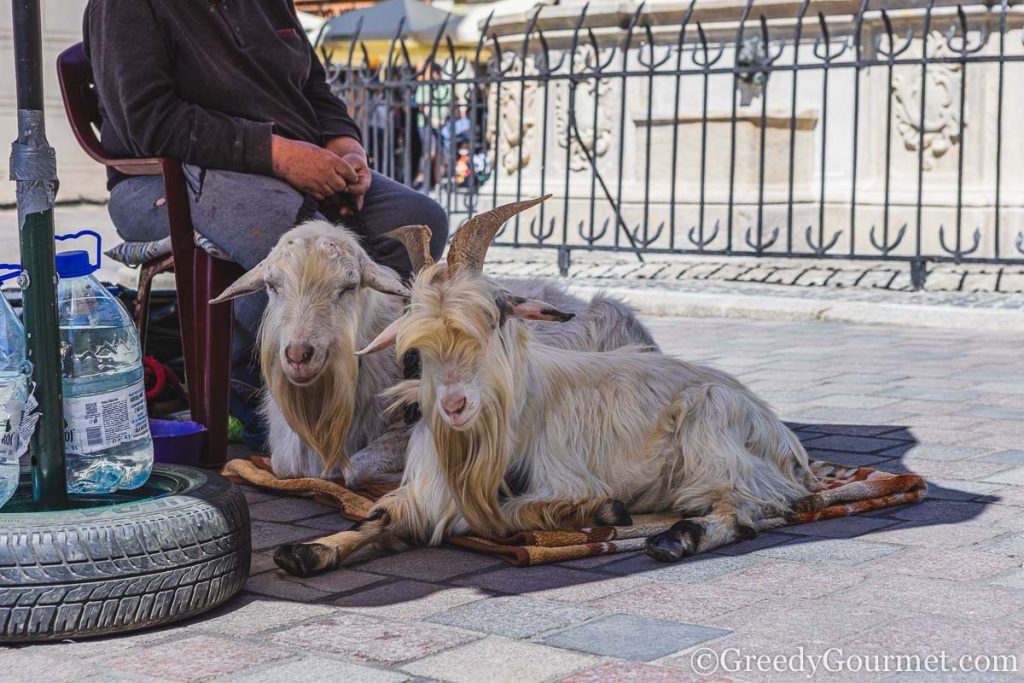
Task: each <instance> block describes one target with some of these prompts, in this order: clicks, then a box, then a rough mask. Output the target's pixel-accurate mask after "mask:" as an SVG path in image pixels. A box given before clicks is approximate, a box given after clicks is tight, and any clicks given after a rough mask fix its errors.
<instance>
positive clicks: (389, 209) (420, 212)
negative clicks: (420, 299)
mask: <svg viewBox="0 0 1024 683" xmlns="http://www.w3.org/2000/svg"><path fill="white" fill-rule="evenodd" d="M184 170H185V178H186V180H187V182H188V187H189V199H190V201H191V209H192V222H193V224H194V226H195V229H196V230H197V231H198V232H199V233H200V234H201V235H203V236H204V237H207V238H208V239H209V240H211V241H212V242H213V243H214V244H216V245H217V246H218V247H220V248H221V249H222V250H224V252H226V253H227V254H228V255H229V256H230V257H231V260H233V261H234V262H235V263H238V264H240V265H241V266H242V267H243V268H245V269H246V270H248V269H251V268H252V267H253V266H255V265H256V264H257V263H259V262H260V261H262V260H263V259H264V258H265V257H266V256H267V254H268V253H270V250H271V249H272V248H273V246H274V245H275V244H276V243H277V240H278V238H279V237H280V236H281V235H282V234H283V233H285V232H287V231H288V230H290V229H291V228H292V227H294V226H295V225H296V223H299V222H302V221H304V220H308V219H310V218H324V217H327V218H329V219H330V218H331V217H332V216H333V217H335V218H336V216H337V214H336V211H332V210H331V209H329V208H327V207H321V206H320V204H319V203H318V202H317V201H316V200H314V199H312V198H310V197H306V196H304V195H302V194H301V193H299V192H298V191H297V190H295V189H294V188H292V187H291V186H290V185H288V184H287V183H285V182H283V181H281V180H278V179H276V178H271V177H268V176H261V175H251V174H246V173H235V172H232V171H219V170H207V169H200V168H197V167H195V166H190V165H188V164H186V165H185V166H184ZM163 195H164V188H163V180H162V179H161V178H160V177H159V176H133V177H130V178H127V179H125V180H122V181H121V182H120V183H118V184H117V185H116V186H115V187H114V189H113V190H112V191H111V193H110V203H109V205H108V210H109V212H110V218H111V220H112V221H113V223H114V227H115V228H117V232H118V234H120V235H121V237H122V238H123V239H125V240H127V241H133V242H146V241H152V240H158V239H162V238H164V237H167V235H168V230H169V228H168V222H167V208H166V206H165V205H164V204H165V202H164V200H163ZM340 222H342V223H343V224H344V225H346V226H347V227H349V228H351V229H352V230H353V231H354V232H356V233H357V234H359V235H360V236H361V237H362V240H363V246H364V247H365V248H366V250H367V251H368V252H369V254H370V255H371V256H372V257H373V258H374V259H375V260H376V261H378V262H379V263H383V264H385V265H387V266H390V267H392V268H394V269H395V270H397V271H398V272H399V273H401V274H403V275H405V274H408V273H409V271H410V269H411V265H410V263H409V258H408V255H407V254H406V252H405V249H404V247H402V245H401V244H399V243H398V242H395V241H393V240H386V239H383V238H381V237H380V235H382V234H383V233H385V232H388V231H389V230H393V229H394V228H398V227H401V226H403V225H410V224H425V225H428V226H429V227H430V229H431V231H432V232H433V237H432V238H431V244H430V250H431V252H432V253H433V254H434V257H435V258H440V256H441V252H442V251H444V245H445V241H446V240H447V237H448V218H447V216H446V215H445V212H444V209H442V208H441V207H440V205H438V204H437V203H436V202H434V201H433V200H432V199H430V198H429V197H427V196H426V195H423V194H421V193H419V192H417V191H415V190H413V189H411V188H408V187H406V186H405V185H401V184H399V183H396V182H395V181H393V180H391V179H390V178H387V177H386V176H382V175H379V174H377V173H374V174H373V180H372V182H371V184H370V190H369V192H368V193H367V194H366V197H365V201H364V203H363V208H362V210H361V211H360V212H359V213H358V214H356V215H354V216H349V217H346V218H345V219H344V220H343V221H340ZM264 306H266V296H265V295H264V294H262V293H260V294H253V295H250V296H247V297H242V298H241V299H238V300H236V301H235V309H234V310H235V319H236V326H235V361H236V362H247V361H248V360H249V359H250V358H251V352H252V348H253V345H254V342H255V338H256V330H257V328H258V326H259V320H260V317H261V316H262V314H263V308H264Z"/></svg>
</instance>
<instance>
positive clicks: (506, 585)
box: [454, 565, 608, 594]
mask: <svg viewBox="0 0 1024 683" xmlns="http://www.w3.org/2000/svg"><path fill="white" fill-rule="evenodd" d="M607 580H608V576H607V575H606V574H598V573H595V572H589V571H582V570H579V569H566V568H564V567H559V566H557V565H542V566H540V567H506V568H504V569H498V570H496V571H492V572H486V573H483V574H476V575H474V576H468V577H463V578H461V579H456V580H455V582H454V583H457V584H460V585H466V586H478V587H480V588H483V589H485V590H490V591H495V592H497V593H517V594H518V593H535V592H538V591H544V590H549V589H553V588H564V587H566V586H576V585H585V584H589V583H601V582H604V581H607Z"/></svg>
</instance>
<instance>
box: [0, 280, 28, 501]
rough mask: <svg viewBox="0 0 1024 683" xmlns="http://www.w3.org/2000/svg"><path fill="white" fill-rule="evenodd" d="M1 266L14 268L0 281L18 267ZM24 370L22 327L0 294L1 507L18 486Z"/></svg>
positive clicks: (25, 393)
mask: <svg viewBox="0 0 1024 683" xmlns="http://www.w3.org/2000/svg"><path fill="white" fill-rule="evenodd" d="M0 269H6V270H11V271H13V272H11V273H9V274H7V275H4V276H0V282H2V281H3V280H7V279H9V278H11V277H14V276H15V275H17V274H18V271H19V270H20V268H19V267H18V266H12V265H8V264H0ZM24 370H25V330H24V328H23V327H22V326H21V321H20V320H18V316H17V315H15V313H14V309H12V308H11V304H10V303H8V301H7V297H4V296H3V295H0V506H2V505H3V504H4V503H6V502H7V501H8V500H10V498H11V496H13V495H14V491H15V490H16V489H17V488H18V474H19V470H20V468H19V467H18V451H19V438H18V428H19V425H20V423H21V409H22V407H23V406H24V405H25V399H26V398H27V394H28V375H27V374H26V373H25V372H24Z"/></svg>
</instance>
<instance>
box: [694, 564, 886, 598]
mask: <svg viewBox="0 0 1024 683" xmlns="http://www.w3.org/2000/svg"><path fill="white" fill-rule="evenodd" d="M866 576H867V574H866V573H865V571H864V570H862V569H853V568H848V567H840V566H828V565H821V564H815V563H811V562H781V561H771V562H767V563H764V564H759V565H756V566H753V567H750V568H748V569H744V570H743V571H739V572H735V573H732V574H726V575H725V576H722V577H719V578H717V579H715V580H714V581H712V582H711V583H710V584H709V585H711V586H717V587H724V588H731V589H733V590H737V591H746V592H749V593H752V594H754V595H760V596H766V597H767V596H772V597H773V598H774V597H776V596H786V597H788V598H791V599H794V600H801V599H808V600H809V599H815V598H821V597H823V596H827V595H831V594H833V593H836V592H838V591H843V590H847V589H850V588H851V587H853V586H856V585H857V584H859V583H861V582H862V581H864V579H865V577H866Z"/></svg>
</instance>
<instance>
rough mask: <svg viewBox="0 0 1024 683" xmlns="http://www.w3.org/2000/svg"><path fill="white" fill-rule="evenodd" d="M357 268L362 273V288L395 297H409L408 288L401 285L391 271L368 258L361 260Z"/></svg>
mask: <svg viewBox="0 0 1024 683" xmlns="http://www.w3.org/2000/svg"><path fill="white" fill-rule="evenodd" d="M359 267H360V270H362V271H363V286H364V287H369V288H370V289H376V290H377V291H378V292H383V293H384V294H394V295H395V296H404V297H408V296H409V295H410V292H409V288H408V287H406V286H405V285H403V284H402V281H401V280H399V279H398V276H397V275H395V273H394V272H392V271H391V270H389V269H387V268H383V267H381V266H379V265H377V264H376V263H374V262H373V261H371V260H370V259H368V258H364V259H361V263H360V266H359Z"/></svg>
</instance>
